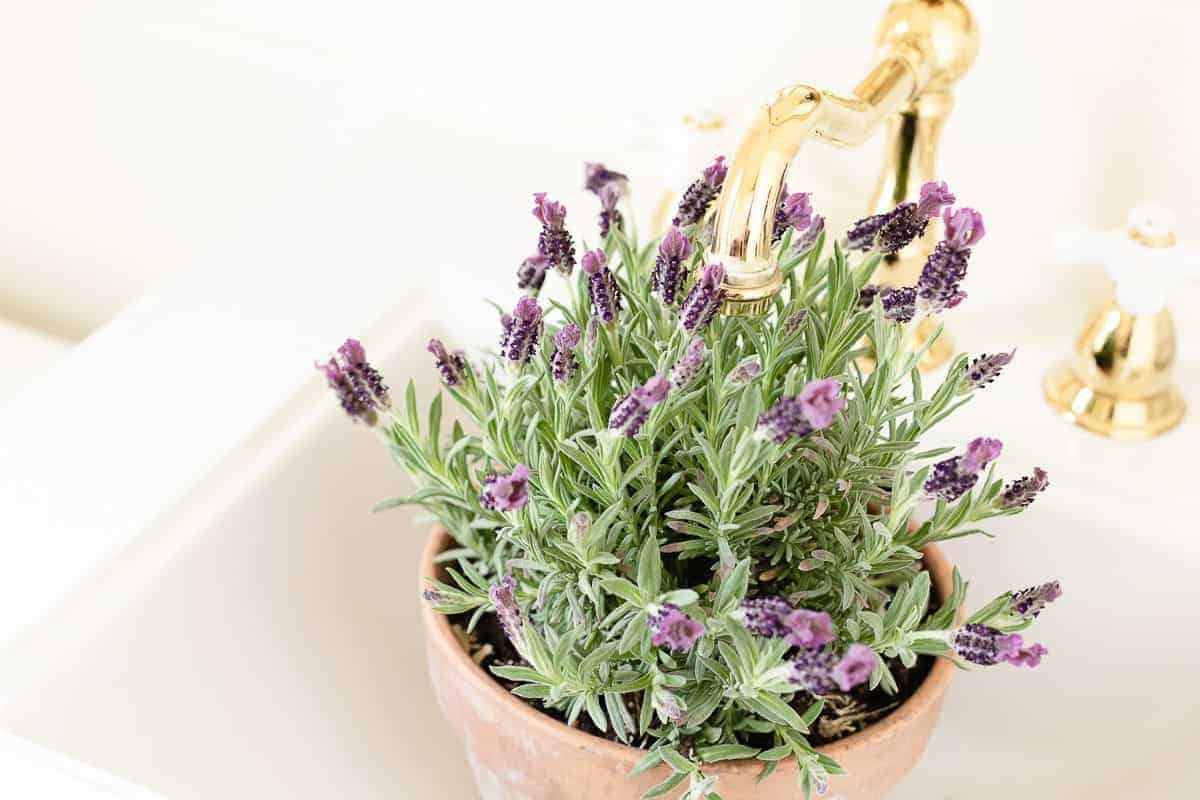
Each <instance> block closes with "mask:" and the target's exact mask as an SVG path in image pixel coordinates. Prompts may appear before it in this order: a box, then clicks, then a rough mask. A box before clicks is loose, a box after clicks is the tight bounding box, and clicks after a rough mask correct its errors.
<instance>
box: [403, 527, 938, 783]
mask: <svg viewBox="0 0 1200 800" xmlns="http://www.w3.org/2000/svg"><path fill="white" fill-rule="evenodd" d="M450 544H451V540H450V538H449V536H448V535H447V534H446V533H445V531H443V530H440V529H438V530H435V531H434V532H433V534H432V536H431V537H430V540H429V543H428V545H427V546H426V548H425V553H424V557H423V558H422V563H421V573H420V577H421V578H425V577H428V576H437V577H439V578H441V577H442V576H443V573H442V571H441V570H440V569H439V568H437V567H435V565H434V557H435V556H436V555H437V554H438V553H440V552H441V551H442V550H445V549H446V548H447V547H448V546H449V545H450ZM925 563H926V566H927V569H929V571H930V573H931V577H932V578H933V584H934V587H935V591H936V592H937V594H938V596H939V597H946V596H947V594H948V593H949V590H950V585H951V568H950V565H949V563H948V562H947V561H946V560H945V558H944V556H943V555H942V554H941V552H940V550H938V548H937V547H934V546H930V547H927V548H926V549H925ZM422 585H424V584H423V583H422ZM422 616H423V620H424V625H425V651H426V657H427V659H428V662H429V675H430V679H431V681H432V683H433V689H434V692H435V694H436V695H437V700H438V703H439V705H440V706H441V708H442V712H443V714H444V715H445V716H446V719H447V720H448V721H449V723H450V725H451V727H452V728H453V729H454V731H455V733H456V734H457V735H458V737H459V738H460V739H461V740H462V743H463V748H464V750H465V751H466V754H467V760H468V761H469V763H470V766H471V770H472V772H473V774H474V777H475V782H476V785H477V786H478V787H479V794H480V797H481V798H482V800H614V798H631V800H632V798H638V797H640V796H641V794H642V793H643V792H644V791H646V790H647V789H649V788H650V787H651V786H654V785H655V784H657V783H659V782H661V781H662V780H664V779H665V778H667V777H668V776H669V775H670V772H669V770H668V769H667V768H666V767H659V768H657V769H654V770H650V771H649V772H646V773H643V774H641V775H638V776H636V777H634V778H630V777H629V772H630V770H632V769H633V767H634V765H635V764H637V762H638V761H640V760H641V759H642V757H643V756H645V751H643V750H637V749H634V748H631V747H625V746H623V745H621V744H618V743H616V742H610V741H608V740H606V739H601V738H599V737H596V736H592V735H590V734H587V733H583V732H581V731H578V730H575V729H573V728H569V727H567V726H566V725H564V724H562V723H561V722H559V721H558V720H556V719H554V718H552V717H550V716H547V715H546V714H543V713H541V712H539V711H537V710H536V709H534V708H533V707H532V706H530V705H528V704H527V703H526V702H525V701H523V700H520V699H518V698H516V697H514V696H513V695H511V694H509V693H508V692H507V691H506V690H505V689H504V688H503V687H502V686H501V685H500V684H499V683H497V682H496V681H495V680H494V679H493V678H492V676H490V675H488V674H486V673H485V672H484V670H483V668H481V667H480V666H478V665H477V664H475V662H474V661H472V660H471V659H470V658H469V657H468V656H467V654H466V653H465V652H464V651H463V649H462V647H461V645H460V644H459V642H458V639H457V638H456V637H455V636H454V632H453V631H452V630H451V628H450V624H449V622H448V621H447V619H446V617H444V616H443V615H441V614H438V613H437V612H435V611H433V610H432V609H431V608H429V607H428V606H427V605H426V606H425V607H424V608H423V611H422ZM953 672H954V665H953V664H951V663H950V662H949V661H946V660H944V659H938V660H937V662H936V663H935V664H934V666H933V669H932V670H931V671H930V673H929V675H928V676H926V678H925V680H924V682H923V683H922V684H921V686H920V687H918V689H917V691H916V692H915V693H914V694H913V695H912V696H911V697H910V698H909V699H908V700H906V701H905V702H904V703H903V704H902V705H901V706H900V707H899V708H897V709H896V710H895V711H893V712H892V713H891V714H889V715H888V716H886V717H884V718H883V719H881V720H879V721H878V722H877V723H875V724H874V725H872V726H870V727H869V728H867V729H865V730H863V731H860V732H858V733H855V734H853V735H851V736H847V737H846V738H844V739H840V740H838V741H836V742H834V743H832V744H830V745H826V746H824V747H822V748H820V750H821V752H822V753H825V754H827V755H829V756H830V757H831V758H833V759H835V760H836V761H837V762H838V763H839V764H841V765H842V767H844V768H845V769H846V773H847V774H846V775H837V776H833V778H832V779H831V782H830V784H831V785H830V790H829V792H828V794H826V795H825V797H826V798H834V799H835V800H879V798H883V797H886V796H887V793H888V792H889V791H890V790H891V789H892V788H893V787H895V786H896V784H897V783H899V782H900V780H901V778H903V777H904V776H905V775H906V774H908V772H909V770H911V769H912V767H913V765H915V764H916V762H917V760H918V759H919V758H920V757H921V754H922V753H923V752H924V750H925V745H926V744H927V743H928V741H929V736H930V734H931V733H932V732H933V728H934V725H935V724H936V723H937V718H938V714H939V712H940V710H941V705H942V698H943V697H944V695H945V692H946V686H947V685H948V683H949V681H950V677H951V675H952V674H953ZM762 765H763V764H762V762H761V761H755V760H747V761H724V762H720V763H717V764H714V765H712V766H711V767H709V768H708V769H707V770H706V772H707V773H711V774H715V775H717V776H718V782H717V786H716V789H717V791H718V792H719V793H720V795H721V796H722V797H723V798H725V800H749V798H754V800H795V798H797V797H799V796H800V791H799V788H798V785H797V782H796V768H795V762H794V760H792V759H788V760H786V761H782V762H780V764H779V767H778V769H776V770H775V772H774V774H772V775H771V776H770V777H769V778H767V779H766V780H765V781H763V782H762V783H755V779H756V777H757V776H758V773H759V772H760V770H761V768H762ZM686 785H687V784H686V781H685V782H684V784H683V785H682V787H681V788H679V789H676V790H675V791H673V792H672V793H671V794H670V795H668V797H677V796H678V795H679V794H681V793H682V791H683V787H686Z"/></svg>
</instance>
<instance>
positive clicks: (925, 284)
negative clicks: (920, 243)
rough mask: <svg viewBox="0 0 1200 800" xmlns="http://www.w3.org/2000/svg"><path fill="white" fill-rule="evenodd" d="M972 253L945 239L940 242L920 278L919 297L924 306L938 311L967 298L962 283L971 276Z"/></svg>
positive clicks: (934, 312) (952, 306) (932, 312)
mask: <svg viewBox="0 0 1200 800" xmlns="http://www.w3.org/2000/svg"><path fill="white" fill-rule="evenodd" d="M970 255H971V251H970V250H960V249H958V248H956V247H954V246H953V245H951V244H950V243H949V242H947V241H945V240H942V241H940V242H938V243H937V247H935V248H933V252H932V253H930V254H929V258H927V259H926V260H925V267H924V268H923V269H922V270H921V277H920V278H919V279H918V280H917V297H918V299H919V300H920V304H921V307H922V309H924V310H925V311H926V312H927V313H930V314H937V313H939V312H942V311H945V310H946V309H950V308H954V307H955V306H957V305H958V304H959V303H961V302H962V301H963V300H966V299H967V294H966V292H964V291H962V290H961V289H960V288H959V286H960V285H961V284H962V282H963V278H965V277H967V260H968V259H969V258H970Z"/></svg>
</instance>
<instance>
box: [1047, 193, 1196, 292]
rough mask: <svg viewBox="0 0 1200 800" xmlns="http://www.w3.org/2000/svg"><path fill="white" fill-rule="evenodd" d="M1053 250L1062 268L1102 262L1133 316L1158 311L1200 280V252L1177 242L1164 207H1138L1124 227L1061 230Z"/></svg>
mask: <svg viewBox="0 0 1200 800" xmlns="http://www.w3.org/2000/svg"><path fill="white" fill-rule="evenodd" d="M1053 247H1054V251H1055V254H1056V255H1057V257H1058V260H1059V261H1060V262H1063V263H1079V262H1087V261H1098V262H1100V263H1101V264H1102V265H1103V266H1104V269H1105V271H1106V272H1108V275H1109V277H1110V278H1111V279H1112V281H1113V283H1114V284H1115V286H1116V292H1117V300H1118V302H1119V303H1120V304H1121V306H1122V307H1123V308H1125V309H1127V310H1129V311H1130V312H1132V313H1135V314H1153V313H1156V312H1157V311H1160V310H1161V309H1163V308H1165V307H1166V305H1167V297H1168V294H1169V292H1170V291H1171V290H1172V289H1174V288H1175V286H1176V285H1177V284H1179V283H1180V282H1182V281H1183V280H1185V279H1187V278H1190V277H1196V276H1200V251H1197V250H1196V249H1195V248H1191V247H1188V246H1186V245H1184V244H1183V243H1181V242H1180V241H1179V239H1178V238H1177V237H1176V235H1175V215H1174V214H1173V213H1172V212H1171V211H1170V210H1169V209H1166V208H1163V207H1162V206H1156V205H1139V206H1136V207H1135V208H1134V209H1132V210H1131V211H1130V212H1129V216H1128V220H1127V223H1126V226H1125V227H1124V228H1117V229H1114V230H1107V231H1097V230H1089V229H1083V228H1076V229H1071V230H1065V231H1062V232H1060V233H1058V234H1056V235H1055V237H1054V240H1053Z"/></svg>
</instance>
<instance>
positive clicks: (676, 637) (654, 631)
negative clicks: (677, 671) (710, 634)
mask: <svg viewBox="0 0 1200 800" xmlns="http://www.w3.org/2000/svg"><path fill="white" fill-rule="evenodd" d="M646 622H647V623H648V624H649V625H650V641H651V643H653V644H654V646H655V647H666V648H667V649H668V650H676V651H678V652H682V653H686V652H687V651H688V650H691V649H692V647H694V646H695V644H696V642H698V641H699V640H700V637H701V636H703V635H704V623H702V622H700V621H699V620H694V619H692V618H691V617H689V616H688V615H687V614H684V613H683V611H681V610H680V609H679V606H675V605H671V604H670V603H666V604H664V605H663V606H662V607H660V608H659V609H658V611H656V612H653V613H651V614H649V615H648V616H647V617H646Z"/></svg>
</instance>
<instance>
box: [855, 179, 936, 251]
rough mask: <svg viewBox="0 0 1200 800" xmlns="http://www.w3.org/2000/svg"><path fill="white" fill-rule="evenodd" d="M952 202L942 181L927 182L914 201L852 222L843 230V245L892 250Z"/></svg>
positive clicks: (917, 234)
mask: <svg viewBox="0 0 1200 800" xmlns="http://www.w3.org/2000/svg"><path fill="white" fill-rule="evenodd" d="M953 202H954V195H953V194H951V193H950V189H949V187H947V186H946V184H945V183H941V182H938V183H934V182H930V183H926V184H925V185H924V186H922V187H921V196H920V199H919V200H918V201H917V202H916V203H912V202H909V203H901V204H900V205H898V206H896V207H895V208H894V209H892V210H891V211H888V212H887V213H885V214H873V215H872V216H869V217H864V218H863V219H860V220H859V221H858V222H856V223H854V225H853V226H851V228H850V230H849V231H848V232H847V233H846V247H847V248H848V249H850V250H862V251H864V252H869V251H871V250H878V251H880V252H882V253H886V254H888V255H892V254H895V253H897V252H899V251H900V250H902V249H904V248H905V247H907V246H908V245H909V244H911V243H912V242H913V241H914V240H916V239H919V238H921V237H922V236H924V235H925V229H926V228H927V227H928V226H929V220H930V218H931V217H936V216H937V215H938V213H939V212H940V211H941V210H942V208H943V206H945V205H947V204H949V203H953Z"/></svg>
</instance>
